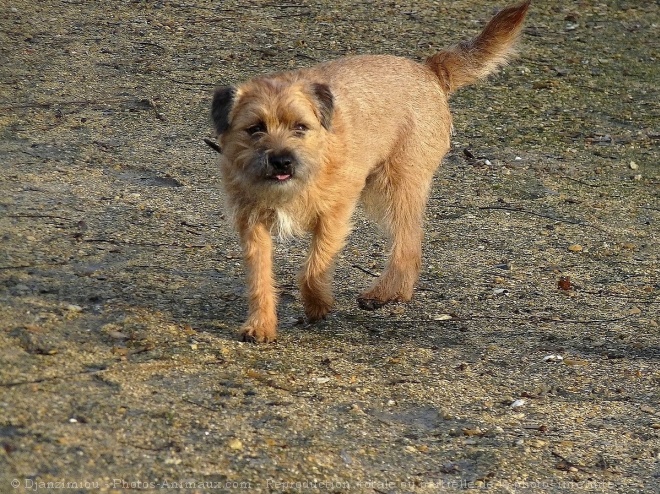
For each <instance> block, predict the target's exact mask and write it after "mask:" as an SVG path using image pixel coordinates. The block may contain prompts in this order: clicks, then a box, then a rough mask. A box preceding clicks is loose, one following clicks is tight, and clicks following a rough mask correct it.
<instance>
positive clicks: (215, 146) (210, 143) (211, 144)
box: [204, 137, 222, 154]
mask: <svg viewBox="0 0 660 494" xmlns="http://www.w3.org/2000/svg"><path fill="white" fill-rule="evenodd" d="M204 142H205V143H206V144H207V145H208V147H210V148H211V149H213V150H214V151H215V152H216V153H219V154H222V149H221V148H220V146H218V144H217V143H215V142H213V141H212V140H211V139H207V138H206V137H205V138H204Z"/></svg>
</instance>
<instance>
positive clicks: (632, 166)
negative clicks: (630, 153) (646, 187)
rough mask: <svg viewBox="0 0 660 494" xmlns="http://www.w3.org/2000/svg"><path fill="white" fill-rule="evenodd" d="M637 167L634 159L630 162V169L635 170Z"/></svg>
mask: <svg viewBox="0 0 660 494" xmlns="http://www.w3.org/2000/svg"><path fill="white" fill-rule="evenodd" d="M638 168H639V165H638V164H637V163H635V162H634V161H631V162H630V169H631V170H637V169H638Z"/></svg>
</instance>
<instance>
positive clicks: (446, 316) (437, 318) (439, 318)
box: [433, 314, 452, 321]
mask: <svg viewBox="0 0 660 494" xmlns="http://www.w3.org/2000/svg"><path fill="white" fill-rule="evenodd" d="M451 319H452V317H451V315H450V314H438V315H436V316H433V320H434V321H450V320H451Z"/></svg>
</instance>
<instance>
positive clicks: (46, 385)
mask: <svg viewBox="0 0 660 494" xmlns="http://www.w3.org/2000/svg"><path fill="white" fill-rule="evenodd" d="M496 6H501V5H498V4H496V3H493V2H477V1H474V0H464V1H456V2H403V3H398V4H395V3H394V2H345V1H343V0H336V1H333V2H323V1H319V2H303V3H297V2H296V3H294V2H291V3H288V4H282V3H279V2H254V3H252V2H239V1H228V2H210V1H206V2H205V1H190V2H138V1H134V2H128V1H125V2H115V1H106V2H81V1H67V2H64V1H62V2H55V1H50V0H46V1H43V2H28V1H24V0H15V1H7V2H2V4H1V5H0V60H1V61H2V63H1V64H0V160H1V165H0V445H1V446H2V447H1V448H0V492H3V493H4V492H26V491H29V490H35V489H37V490H41V491H43V492H55V491H56V489H57V488H58V487H61V488H62V489H65V490H66V492H124V491H126V490H129V489H132V490H134V491H160V492H163V491H171V492H200V493H202V492H237V491H244V492H349V491H350V492H370V493H398V492H423V493H426V492H429V493H431V492H458V491H464V490H466V489H489V490H490V491H491V492H510V493H514V492H515V493H527V492H530V493H531V492H549V493H560V492H573V491H577V492H622V493H639V492H659V491H660V488H659V487H658V486H659V485H660V405H659V403H660V392H659V391H658V385H659V384H660V367H659V363H660V338H659V335H660V329H659V328H658V323H660V318H659V317H658V307H659V299H658V293H659V290H660V284H659V283H660V282H659V278H658V253H659V250H660V249H659V248H658V245H659V243H658V236H659V235H658V231H659V230H658V222H659V221H660V217H659V214H660V213H659V212H660V204H659V200H658V190H659V187H658V186H659V184H660V176H659V169H660V166H659V165H658V162H659V159H660V153H659V150H658V143H659V138H660V126H659V122H660V118H659V117H660V111H659V105H658V100H659V99H660V94H659V91H658V81H659V80H660V70H659V69H658V67H659V65H658V57H659V56H660V50H659V48H660V43H659V42H658V39H660V36H659V33H658V26H659V25H660V15H659V7H658V4H657V2H636V1H603V2H598V3H596V2H583V1H571V2H559V1H555V0H549V1H546V2H535V3H534V4H533V6H532V9H531V12H530V17H529V21H528V23H527V27H526V29H525V34H524V37H523V44H522V47H521V56H520V58H519V59H518V60H516V61H515V62H514V63H513V64H512V65H511V66H510V67H508V68H507V69H506V70H504V71H502V72H501V73H500V74H498V75H497V76H494V77H492V78H491V79H490V80H489V81H487V82H486V83H483V84H480V85H477V86H474V87H470V88H467V89H465V90H463V91H462V92H460V93H459V94H457V95H456V97H455V98H453V100H452V107H453V110H454V117H455V126H456V135H455V136H454V139H453V141H454V148H453V150H452V152H451V153H450V155H449V156H448V157H447V158H446V159H445V162H444V165H443V167H442V168H441V169H440V170H439V171H438V173H437V175H436V178H435V184H434V189H433V196H432V198H431V201H430V203H429V209H428V215H427V230H426V237H425V243H424V267H423V272H422V276H421V279H420V282H419V286H418V288H417V291H416V296H415V299H414V300H413V302H411V303H410V304H395V305H391V306H388V307H386V308H383V309H381V310H379V311H377V312H374V313H365V312H361V311H360V310H359V309H358V308H357V304H356V303H355V296H356V295H357V293H359V292H360V291H361V290H362V289H363V288H364V287H366V286H368V284H369V283H370V282H371V280H372V276H373V274H374V273H377V272H378V271H379V270H380V269H382V263H383V259H384V257H383V248H384V246H385V244H384V240H383V238H382V236H381V235H380V234H379V233H378V232H377V231H376V230H375V229H374V228H373V226H371V225H369V224H368V223H367V222H366V221H364V219H363V217H362V215H361V214H358V216H357V218H356V228H355V232H354V234H353V235H352V236H351V239H350V241H349V246H348V247H347V248H346V249H345V250H344V252H343V253H342V255H341V257H340V259H339V261H338V265H337V274H336V282H335V291H336V296H337V307H336V309H335V310H334V312H333V313H332V315H331V317H329V318H328V320H327V321H325V322H322V323H320V324H317V325H314V326H307V325H305V324H302V323H301V322H300V317H301V315H302V307H301V304H300V300H299V297H298V293H297V290H296V287H295V273H296V270H297V268H298V266H299V265H300V263H301V260H302V258H303V256H304V252H305V248H306V244H307V240H306V239H302V240H300V241H296V242H290V243H287V244H281V245H278V247H277V256H276V257H277V266H278V267H277V273H278V280H279V284H280V290H281V299H282V300H281V304H280V319H281V328H280V338H279V341H278V343H276V344H272V345H262V346H257V345H252V344H245V343H241V342H239V341H238V340H237V338H236V330H237V329H238V326H239V325H240V323H241V322H242V320H243V318H244V316H245V311H246V304H245V301H244V281H243V280H244V278H243V275H244V273H243V268H242V265H241V261H240V248H239V246H238V244H237V240H236V236H235V234H234V233H233V232H232V231H231V229H230V228H229V225H228V223H227V221H226V219H225V215H224V211H223V206H222V204H223V199H222V193H221V188H220V183H219V173H218V170H217V168H216V164H215V156H214V153H213V151H212V150H211V149H209V148H207V147H206V146H205V145H204V143H203V141H202V139H203V138H204V137H212V133H211V126H210V123H209V117H208V110H209V105H210V99H211V94H212V91H213V88H214V87H215V86H216V85H221V84H231V83H235V82H238V81H240V80H242V79H245V78H249V77H251V76H253V75H256V74H259V73H263V72H268V71H275V70H282V69H287V68H293V67H298V66H305V65H310V64H313V63H315V62H316V61H321V60H327V59H332V58H336V57H339V56H342V55H346V54H355V53H392V54H397V55H405V56H409V57H412V58H415V59H423V58H424V57H425V56H427V55H429V54H431V53H433V51H434V50H435V49H438V48H439V47H442V46H444V45H446V44H448V43H451V42H454V41H457V40H459V39H462V38H465V37H466V36H470V35H473V34H475V33H476V32H477V31H478V30H479V28H480V27H482V26H483V24H484V22H485V21H486V20H487V19H488V18H489V17H490V16H491V15H492V13H493V9H494V8H495V7H496ZM465 149H468V152H465V151H464V150H465ZM470 156H472V157H470ZM562 277H568V278H569V280H565V281H564V282H563V284H561V286H560V284H559V281H560V280H561V278H562ZM58 483H59V484H58ZM14 487H16V488H14ZM57 492H61V490H57Z"/></svg>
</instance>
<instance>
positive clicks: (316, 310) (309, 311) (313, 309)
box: [304, 299, 334, 323]
mask: <svg viewBox="0 0 660 494" xmlns="http://www.w3.org/2000/svg"><path fill="white" fill-rule="evenodd" d="M333 303H334V302H333V300H332V299H330V300H325V301H323V300H314V301H313V302H309V301H306V302H305V303H304V306H305V316H307V321H308V322H310V323H315V322H317V321H320V320H321V319H325V316H327V315H328V312H330V309H332V305H333Z"/></svg>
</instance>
